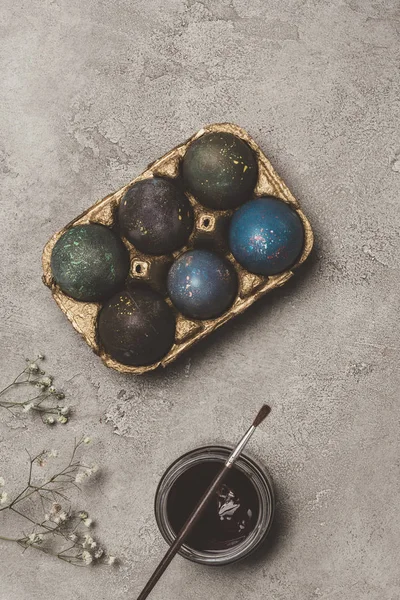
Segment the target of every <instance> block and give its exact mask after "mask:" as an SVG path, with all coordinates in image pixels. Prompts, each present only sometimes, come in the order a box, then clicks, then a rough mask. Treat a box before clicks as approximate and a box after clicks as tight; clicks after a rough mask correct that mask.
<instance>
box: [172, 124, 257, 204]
mask: <svg viewBox="0 0 400 600" xmlns="http://www.w3.org/2000/svg"><path fill="white" fill-rule="evenodd" d="M182 176H183V182H184V185H185V188H186V189H187V190H188V191H189V192H190V193H191V194H193V196H194V197H195V198H196V200H198V202H200V204H203V205H204V206H206V207H208V208H214V209H217V210H229V209H232V208H237V207H238V206H240V205H241V204H243V202H246V201H247V200H249V199H250V198H251V197H252V194H253V192H254V188H255V186H256V183H257V178H258V165H257V159H256V156H255V154H254V152H253V150H252V149H251V148H250V146H249V145H248V144H247V143H246V142H244V141H243V140H242V139H240V138H238V137H237V136H235V135H233V134H232V133H226V132H214V133H208V134H205V135H202V136H201V137H200V138H198V139H197V140H195V141H194V142H192V143H191V144H190V146H189V148H188V150H187V152H186V154H185V156H184V158H183V162H182Z"/></svg>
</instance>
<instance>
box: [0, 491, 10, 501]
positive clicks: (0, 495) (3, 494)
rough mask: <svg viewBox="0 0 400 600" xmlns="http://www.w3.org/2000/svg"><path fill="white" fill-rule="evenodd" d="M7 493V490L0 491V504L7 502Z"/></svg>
mask: <svg viewBox="0 0 400 600" xmlns="http://www.w3.org/2000/svg"><path fill="white" fill-rule="evenodd" d="M7 498H8V494H7V492H1V493H0V504H5V503H6V502H7Z"/></svg>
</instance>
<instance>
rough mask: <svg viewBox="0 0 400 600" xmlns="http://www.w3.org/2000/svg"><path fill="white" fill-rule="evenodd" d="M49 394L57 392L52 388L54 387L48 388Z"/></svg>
mask: <svg viewBox="0 0 400 600" xmlns="http://www.w3.org/2000/svg"><path fill="white" fill-rule="evenodd" d="M49 392H50V394H55V393H56V392H57V390H56V388H55V387H54V385H51V386H50V387H49Z"/></svg>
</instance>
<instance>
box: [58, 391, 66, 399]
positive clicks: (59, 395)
mask: <svg viewBox="0 0 400 600" xmlns="http://www.w3.org/2000/svg"><path fill="white" fill-rule="evenodd" d="M57 398H58V399H59V400H64V398H65V394H64V392H58V394H57Z"/></svg>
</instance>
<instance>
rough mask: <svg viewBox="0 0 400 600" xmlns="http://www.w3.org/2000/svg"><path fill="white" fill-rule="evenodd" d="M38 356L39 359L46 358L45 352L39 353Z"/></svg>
mask: <svg viewBox="0 0 400 600" xmlns="http://www.w3.org/2000/svg"><path fill="white" fill-rule="evenodd" d="M37 357H38V360H44V358H45V357H44V354H38V355H37Z"/></svg>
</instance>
